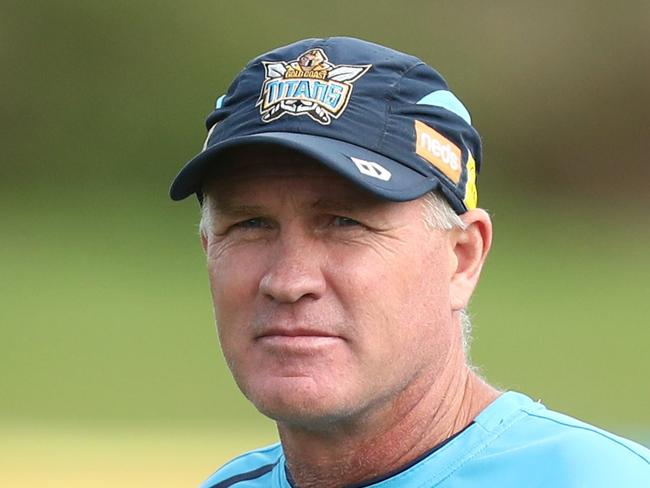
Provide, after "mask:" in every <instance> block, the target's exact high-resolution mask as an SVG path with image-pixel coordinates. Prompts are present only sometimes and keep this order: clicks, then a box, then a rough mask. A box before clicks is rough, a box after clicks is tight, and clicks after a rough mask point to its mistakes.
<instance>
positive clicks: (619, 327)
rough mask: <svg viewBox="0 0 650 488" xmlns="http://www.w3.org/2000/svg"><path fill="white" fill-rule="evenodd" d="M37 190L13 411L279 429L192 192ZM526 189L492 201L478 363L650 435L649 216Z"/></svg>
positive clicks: (552, 399) (18, 206)
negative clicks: (529, 195)
mask: <svg viewBox="0 0 650 488" xmlns="http://www.w3.org/2000/svg"><path fill="white" fill-rule="evenodd" d="M36 195H37V196H36V197H35V198H31V199H19V198H17V197H16V198H13V196H12V195H9V196H6V200H5V201H3V202H0V203H2V207H1V208H2V211H3V215H2V221H3V226H4V229H5V230H6V232H5V233H4V234H3V237H2V239H1V240H0V267H1V269H2V270H3V272H2V276H1V277H0V296H1V297H2V307H0V324H1V333H2V340H1V341H0V366H1V367H2V371H3V373H2V375H0V391H1V392H2V395H1V396H0V423H3V424H7V425H17V426H21V425H23V426H24V425H31V424H38V425H45V426H51V427H52V428H53V429H54V430H55V431H56V429H57V428H58V427H57V426H60V425H71V426H72V428H73V430H74V429H75V428H82V429H88V430H89V431H91V432H92V431H93V429H94V428H95V427H97V428H98V429H100V430H101V429H108V428H117V429H118V430H120V429H127V430H128V428H131V427H134V428H138V429H140V428H147V429H150V430H151V431H152V432H157V429H159V432H162V434H161V435H164V432H166V430H167V428H179V429H198V430H200V431H202V430H206V429H207V430H209V429H212V431H213V432H214V431H220V429H226V430H228V432H234V431H237V426H245V427H246V428H247V429H249V430H252V431H257V432H261V433H263V435H262V437H270V436H272V432H273V426H272V425H271V424H270V423H269V422H268V421H266V420H264V419H262V418H261V417H260V416H259V415H258V414H257V413H256V412H255V410H254V409H253V408H252V407H251V406H250V405H249V404H248V403H247V402H246V401H245V400H244V399H243V398H242V397H241V395H240V394H239V392H238V391H237V389H236V387H235V385H234V384H233V382H232V380H231V378H230V376H229V374H228V373H227V371H226V368H225V366H224V363H223V360H222V358H221V355H220V352H219V349H218V344H217V339H216V334H215V332H214V325H213V318H212V311H211V304H210V298H209V293H208V286H207V278H206V275H205V270H204V262H203V256H202V251H201V249H200V246H199V243H198V239H197V237H196V217H197V208H196V206H195V204H194V202H185V203H183V204H181V205H174V204H172V203H170V202H167V200H166V199H165V196H164V194H163V192H161V193H160V194H158V196H156V197H151V198H149V197H148V196H147V193H146V192H144V193H143V192H140V193H138V192H136V191H135V190H131V189H129V190H124V195H129V196H128V198H125V197H124V196H123V195H117V194H114V193H112V192H109V191H108V190H106V191H104V192H102V191H101V190H97V189H92V190H91V189H79V190H78V191H77V192H76V193H75V194H69V195H67V196H65V195H63V196H62V195H55V194H47V193H46V194H41V193H38V194H36ZM133 195H139V196H138V197H134V196H133ZM517 204H518V202H517V201H514V202H512V203H511V204H510V206H503V207H497V208H493V213H494V222H495V229H496V237H495V242H494V248H493V253H492V255H491V257H490V259H489V261H488V263H487V266H486V269H485V271H484V276H483V278H482V281H481V284H480V286H479V289H478V291H477V293H476V296H475V299H474V301H473V304H472V311H473V315H474V319H475V341H474V344H473V358H474V362H475V363H476V364H478V365H479V366H480V367H481V368H482V371H483V372H484V374H485V375H486V376H487V378H488V379H489V380H490V381H492V382H494V383H495V384H497V385H499V386H501V387H503V388H512V389H518V390H521V391H523V392H525V393H528V394H530V395H531V396H533V397H535V398H541V399H543V400H544V401H545V402H546V403H547V404H548V405H549V406H551V407H552V408H555V409H558V410H562V411H566V412H568V413H570V414H572V415H574V416H577V417H579V418H582V419H585V420H587V421H590V422H594V423H597V424H599V425H601V426H604V427H606V428H609V429H612V430H614V431H616V432H621V433H625V434H628V435H632V437H633V438H636V439H638V440H644V441H646V440H647V437H645V436H646V433H647V432H648V431H649V430H650V418H649V417H648V412H649V411H650V392H649V390H648V388H647V380H646V377H647V371H648V370H649V369H650V357H649V356H648V354H647V345H648V344H650V327H648V323H649V319H648V317H650V303H649V300H648V297H649V296H650V295H649V294H648V291H649V287H648V276H650V259H649V258H648V256H647V249H648V245H649V244H650V234H649V232H648V229H647V228H646V227H645V226H643V225H642V224H641V223H640V222H643V221H642V220H640V219H637V220H635V217H634V216H633V215H632V214H630V213H620V212H619V213H614V212H611V213H603V212H602V211H601V212H595V211H591V212H588V211H586V210H585V209H584V208H574V209H573V210H566V209H565V208H561V207H558V208H557V209H553V208H548V205H547V206H546V213H540V212H536V211H532V210H531V209H530V208H528V209H527V208H523V207H520V206H519V205H517ZM517 207H520V208H517ZM621 215H623V216H624V218H621V217H620V216H621ZM156 435H158V434H156ZM235 438H236V437H235ZM208 442H210V441H208ZM219 442H220V441H219V440H215V449H219V447H218V446H219ZM190 443H191V442H190ZM208 464H210V463H208Z"/></svg>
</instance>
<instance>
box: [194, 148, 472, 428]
mask: <svg viewBox="0 0 650 488" xmlns="http://www.w3.org/2000/svg"><path fill="white" fill-rule="evenodd" d="M283 154H284V153H272V152H271V153H269V152H267V153H266V154H265V155H262V154H260V153H253V155H252V156H251V155H250V154H248V155H246V156H245V158H244V157H243V156H242V160H241V161H238V162H237V164H232V165H226V167H227V168H228V169H227V170H224V171H223V172H222V174H221V175H220V176H219V177H218V179H217V180H216V181H215V182H214V183H213V184H212V185H211V186H210V190H209V193H210V195H211V198H212V199H213V201H214V203H215V207H216V211H215V213H214V225H213V228H212V230H211V232H210V233H209V235H208V236H207V242H206V243H205V244H206V246H207V249H206V251H207V258H208V269H209V276H210V284H211V288H212V297H213V300H214V306H215V315H216V320H217V324H218V331H219V338H220V341H221V346H222V349H223V352H224V355H225V357H226V360H227V362H228V364H229V366H230V368H231V370H232V373H233V375H234V377H235V380H236V381H237V383H238V385H239V387H240V388H241V390H242V391H243V392H244V394H245V395H246V396H247V397H248V398H249V399H250V400H251V401H252V403H253V404H254V405H255V406H256V407H257V408H258V409H259V410H260V411H261V412H262V413H264V414H266V415H268V416H269V417H271V418H273V419H275V420H277V421H280V422H284V423H286V424H289V425H296V426H305V427H310V428H317V427H318V426H319V425H323V426H324V425H327V424H331V423H332V422H346V421H355V420H358V419H362V418H368V417H367V416H368V415H371V414H375V413H379V412H384V411H390V410H391V408H392V407H393V406H394V404H395V402H405V403H404V404H406V403H408V402H409V401H412V400H411V398H416V397H417V396H418V395H421V394H422V392H423V391H425V390H426V389H427V388H428V387H429V386H430V385H431V384H432V383H433V382H435V381H436V378H437V377H438V376H439V374H440V372H441V371H442V368H443V366H444V362H445V359H446V358H447V357H448V354H449V352H450V349H451V348H452V347H457V345H459V344H460V339H459V334H460V333H459V331H458V330H457V328H456V327H454V326H453V325H452V323H453V322H452V311H451V307H450V298H449V293H450V290H449V283H450V277H451V275H452V274H453V267H454V264H453V263H454V257H453V251H452V249H451V245H450V240H449V233H448V232H444V231H435V230H431V229H429V228H427V227H426V226H425V224H424V223H423V206H422V202H421V201H413V202H406V203H395V202H388V201H384V200H380V199H378V198H376V197H373V196H371V195H369V194H367V193H365V192H363V191H361V190H359V189H358V187H355V186H353V185H352V184H350V183H348V182H347V181H346V180H344V179H343V178H341V177H340V176H338V175H336V174H335V173H333V172H331V171H330V170H327V169H325V168H324V167H321V166H320V165H317V164H315V163H312V162H310V161H308V160H306V159H304V158H302V157H300V156H295V155H292V156H290V157H287V156H286V154H284V155H283Z"/></svg>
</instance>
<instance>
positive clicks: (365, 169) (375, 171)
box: [350, 156, 393, 181]
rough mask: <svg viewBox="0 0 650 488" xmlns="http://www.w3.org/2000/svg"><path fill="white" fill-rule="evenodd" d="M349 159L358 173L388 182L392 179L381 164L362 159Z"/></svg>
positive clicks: (390, 174)
mask: <svg viewBox="0 0 650 488" xmlns="http://www.w3.org/2000/svg"><path fill="white" fill-rule="evenodd" d="M350 159H351V160H352V162H353V163H354V165H355V166H356V167H357V169H358V170H359V173H361V174H364V175H366V176H370V177H372V178H377V179H378V180H382V181H388V180H390V179H391V178H392V176H393V175H392V173H391V172H390V171H388V170H387V169H386V168H384V167H383V166H382V165H381V164H379V163H375V162H374V161H366V160H364V159H359V158H355V157H352V156H350Z"/></svg>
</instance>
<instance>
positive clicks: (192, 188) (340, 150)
mask: <svg viewBox="0 0 650 488" xmlns="http://www.w3.org/2000/svg"><path fill="white" fill-rule="evenodd" d="M254 145H259V146H263V145H273V146H280V147H284V148H287V149H291V150H294V151H296V152H298V153H301V154H304V155H305V156H308V157H310V158H312V159H314V160H315V161H317V162H320V163H322V164H323V165H325V166H326V167H328V168H329V169H331V170H333V171H335V172H336V173H338V174H340V175H341V176H343V177H344V178H346V179H348V180H350V181H351V182H352V183H355V184H357V185H359V186H360V187H362V188H364V189H366V190H368V191H369V192H371V193H373V194H375V195H377V196H378V197H380V198H383V199H386V200H392V201H408V200H414V199H416V198H418V197H420V196H422V195H424V194H425V193H427V192H428V191H431V190H433V189H436V188H438V187H439V186H440V183H439V181H438V180H437V179H436V177H435V176H425V175H423V174H422V173H419V172H417V171H415V170H413V169H411V168H409V167H408V166H405V165H403V164H400V163H397V162H396V161H394V160H392V159H390V158H387V157H385V156H383V155H381V154H379V153H376V152H373V151H369V150H368V149H364V148H361V147H358V146H355V145H353V144H349V143H347V142H342V141H338V140H336V139H329V138H327V137H321V136H314V135H309V134H296V133H290V132H265V133H261V134H254V135H247V136H241V137H236V138H232V139H229V140H227V141H224V142H221V143H219V144H216V145H214V146H212V147H209V148H208V149H206V150H205V151H203V152H202V153H200V154H198V155H197V156H196V157H195V158H194V159H192V160H191V161H190V162H188V163H187V164H186V165H185V166H184V167H183V169H181V171H180V172H179V173H178V175H177V176H176V178H175V179H174V181H173V183H172V185H171V188H170V191H169V195H170V196H171V198H172V199H173V200H182V199H184V198H186V197H188V196H190V195H192V194H193V193H200V192H201V188H202V183H203V179H204V178H205V177H206V175H207V174H208V172H209V171H210V170H211V169H212V168H214V167H215V165H218V164H219V156H220V155H222V154H223V153H224V151H226V150H228V149H233V148H236V147H242V146H254Z"/></svg>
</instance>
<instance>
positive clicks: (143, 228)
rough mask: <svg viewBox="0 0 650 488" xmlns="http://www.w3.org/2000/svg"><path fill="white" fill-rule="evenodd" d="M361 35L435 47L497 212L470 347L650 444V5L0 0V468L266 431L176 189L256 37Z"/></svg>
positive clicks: (61, 467) (105, 467)
mask: <svg viewBox="0 0 650 488" xmlns="http://www.w3.org/2000/svg"><path fill="white" fill-rule="evenodd" d="M329 35H353V36H357V37H361V38H365V39H368V40H372V41H375V42H380V43H383V44H386V45H389V46H391V47H394V48H397V49H400V50H404V51H407V52H409V53H412V54H415V55H417V56H419V57H421V58H422V59H424V60H426V61H427V62H429V63H430V64H432V65H433V66H435V67H437V68H438V69H439V70H440V71H441V72H442V73H443V74H444V75H445V77H446V78H447V80H448V81H449V83H450V85H451V86H452V88H453V90H454V91H455V92H456V93H457V94H458V95H459V96H460V98H461V99H462V100H463V101H464V102H465V103H466V105H467V106H468V107H469V108H470V111H471V112H472V115H473V120H474V124H475V126H476V127H477V128H478V130H479V131H480V132H481V134H482V136H483V138H484V147H485V158H484V172H483V174H482V175H481V178H480V180H479V194H480V203H481V204H482V206H484V207H486V208H487V209H489V210H490V211H491V213H492V215H493V220H494V225H495V233H496V234H495V241H494V248H493V253H492V255H491V257H490V259H489V261H488V264H487V267H486V269H485V271H484V275H483V279H482V282H481V284H480V286H479V289H478V291H477V293H476V296H475V299H474V302H473V306H472V312H473V315H474V321H475V340H474V344H473V354H472V355H473V360H474V362H475V363H476V364H477V365H479V366H480V367H481V370H482V371H483V373H484V374H485V375H486V376H487V378H488V379H489V380H490V381H492V382H493V383H495V384H496V385H498V386H500V387H502V388H509V389H517V390H520V391H523V392H525V393H527V394H529V395H531V396H533V397H535V398H541V399H542V400H543V401H544V402H545V403H546V404H547V405H549V406H550V407H552V408H554V409H557V410H562V411H565V412H568V413H570V414H572V415H574V416H576V417H579V418H581V419H584V420H586V421H589V422H592V423H596V424H598V425H600V426H603V427H605V428H608V429H611V430H613V431H615V432H617V433H620V434H624V435H627V436H630V437H631V438H633V439H635V440H637V441H640V442H643V443H646V444H648V443H650V413H649V412H650V386H649V382H648V370H649V368H650V285H649V284H648V279H649V277H650V257H649V256H648V249H649V246H650V226H649V225H648V224H649V220H648V217H647V213H648V212H647V209H648V205H649V203H650V192H649V191H648V181H649V180H650V164H648V161H649V156H648V155H649V153H650V111H649V110H648V107H649V106H650V63H648V60H649V59H650V42H649V39H650V2H647V1H644V0H639V1H626V2H623V3H612V2H601V1H574V2H543V3H542V2H515V1H502V2H479V1H476V2H470V1H454V2H451V1H426V2H425V1H412V2H402V3H398V2H396V1H392V2H387V1H382V0H375V1H357V2H345V1H329V2H321V3H305V2H288V1H281V0H276V1H275V2H254V1H238V2H234V1H230V2H218V1H213V2H199V1H186V2H172V1H167V0H164V1H157V2H153V1H145V0H140V1H129V2H127V1H120V0H116V1H113V2H103V1H97V0H87V1H84V2H80V1H65V0H60V1H58V2H46V1H42V0H41V1H32V2H19V1H15V0H13V1H12V0H4V1H3V2H2V3H1V4H0V66H2V76H0V86H1V99H0V133H1V134H2V146H3V150H2V156H1V159H0V219H1V220H0V222H1V224H2V227H1V230H0V367H1V369H0V371H1V373H0V486H29V487H32V486H48V487H59V486H61V487H63V486H66V487H74V486H86V485H88V484H90V483H92V484H93V485H94V486H99V487H103V486H122V487H127V486H157V487H168V486H169V487H172V486H197V485H198V483H199V482H200V481H201V480H202V479H204V478H205V477H207V476H208V475H209V474H210V472H211V471H212V470H213V469H216V468H217V467H218V466H219V465H220V464H221V463H222V462H224V461H225V460H226V459H227V458H228V457H230V456H232V455H234V454H235V453H237V452H240V451H241V450H243V449H246V448H252V447H255V446H257V445H260V444H262V443H266V442H271V441H273V440H274V439H275V432H274V427H273V424H272V423H271V422H269V421H267V420H265V419H263V418H261V416H260V415H258V414H256V412H255V411H254V409H253V408H252V407H251V406H250V405H248V403H247V402H246V401H245V400H243V399H242V397H241V395H240V394H239V393H238V391H237V390H236V387H235V386H234V384H233V382H232V380H231V379H230V377H229V375H228V373H227V372H226V369H225V366H224V363H223V360H222V358H221V355H220V353H219V349H218V344H217V340H216V335H215V332H214V325H213V319H212V311H211V303H210V298H209V294H208V287H207V278H206V273H205V264H204V259H203V256H202V251H201V249H200V246H199V240H198V238H197V222H198V208H197V205H196V204H195V202H194V201H186V202H183V203H180V204H175V203H172V202H171V201H169V200H168V198H167V188H168V185H169V183H170V180H171V179H172V177H173V176H174V175H175V173H176V171H177V170H178V169H179V168H180V166H181V165H182V164H183V163H184V162H185V161H186V160H187V159H189V158H190V157H191V156H193V155H194V154H195V153H196V152H197V151H198V150H199V149H200V145H201V143H202V142H203V138H204V127H203V120H204V116H205V115H206V114H207V113H208V112H209V111H210V110H211V108H212V105H213V102H214V100H215V99H216V98H217V97H218V96H219V95H220V94H221V93H223V92H224V91H225V90H226V88H227V86H228V83H229V81H230V80H231V79H232V78H233V77H234V75H235V74H236V73H237V72H238V71H239V70H240V69H241V67H242V66H243V65H244V64H245V62H247V61H248V60H249V59H250V58H251V57H253V56H256V55H258V54H260V53H262V52H264V51H267V50H269V49H271V48H273V47H276V46H279V45H282V44H285V43H288V42H291V41H295V40H297V39H300V38H303V37H317V36H329Z"/></svg>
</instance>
